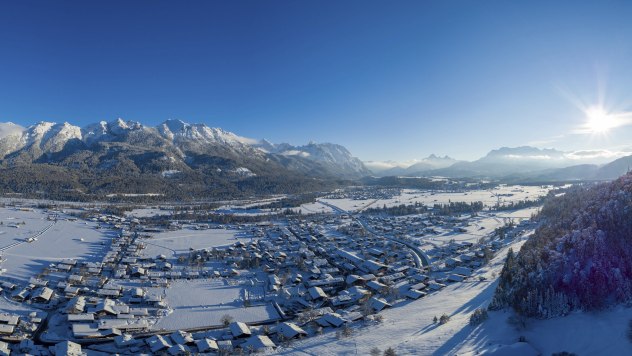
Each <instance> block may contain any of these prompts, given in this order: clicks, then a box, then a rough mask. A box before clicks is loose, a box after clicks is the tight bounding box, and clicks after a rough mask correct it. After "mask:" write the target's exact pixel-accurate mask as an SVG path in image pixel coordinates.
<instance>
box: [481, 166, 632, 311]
mask: <svg viewBox="0 0 632 356" xmlns="http://www.w3.org/2000/svg"><path fill="white" fill-rule="evenodd" d="M538 219H540V221H541V223H542V224H541V226H540V227H539V228H538V229H537V230H536V232H535V234H534V236H533V237H531V238H530V239H529V241H527V242H526V243H525V244H524V246H523V247H522V249H521V250H520V252H519V253H518V254H513V253H510V254H509V255H508V257H507V261H506V263H505V266H504V268H503V271H502V273H501V276H500V282H499V285H498V289H497V290H496V294H495V296H494V300H493V301H492V304H491V306H490V307H491V308H492V309H493V308H496V309H497V308H502V307H505V306H511V307H513V308H514V309H515V310H516V311H517V312H518V313H519V314H522V315H526V316H531V317H540V318H548V317H553V316H558V315H564V314H566V313H568V312H569V311H571V310H596V309H602V308H604V307H607V306H609V305H613V304H617V303H623V302H628V301H630V300H632V174H627V175H625V176H622V177H621V178H619V179H617V180H615V181H613V182H610V183H604V184H599V185H594V186H590V187H575V188H572V189H570V190H569V191H568V192H567V193H566V194H565V195H563V196H559V197H556V198H553V199H548V200H547V202H546V203H545V205H544V207H543V208H542V211H541V213H540V216H539V217H538Z"/></svg>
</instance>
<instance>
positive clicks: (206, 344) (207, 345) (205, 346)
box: [195, 338, 219, 353]
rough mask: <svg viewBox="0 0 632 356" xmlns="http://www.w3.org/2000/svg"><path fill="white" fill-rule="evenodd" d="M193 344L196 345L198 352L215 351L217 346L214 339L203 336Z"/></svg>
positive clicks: (217, 349)
mask: <svg viewBox="0 0 632 356" xmlns="http://www.w3.org/2000/svg"><path fill="white" fill-rule="evenodd" d="M195 346H196V347H197V349H198V351H199V352H206V353H208V352H217V351H219V348H218V346H217V342H216V341H215V340H211V339H209V338H204V339H202V340H198V341H196V342H195Z"/></svg>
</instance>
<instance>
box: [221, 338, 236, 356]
mask: <svg viewBox="0 0 632 356" xmlns="http://www.w3.org/2000/svg"><path fill="white" fill-rule="evenodd" d="M217 348H218V349H219V352H220V354H225V355H229V354H230V353H232V352H233V341H232V340H220V341H217Z"/></svg>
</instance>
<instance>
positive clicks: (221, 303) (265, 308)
mask: <svg viewBox="0 0 632 356" xmlns="http://www.w3.org/2000/svg"><path fill="white" fill-rule="evenodd" d="M242 293H243V288H242V286H238V285H237V286H233V285H229V284H228V283H227V281H226V280H225V279H203V280H199V279H196V280H190V281H187V280H179V281H175V282H173V284H172V285H171V286H170V287H169V288H167V290H166V299H165V300H166V302H167V304H168V305H169V308H171V309H173V312H172V313H171V314H169V315H167V316H166V317H164V318H162V319H160V320H159V321H158V322H157V323H156V324H155V325H154V326H153V327H152V328H153V329H154V330H159V329H166V330H176V329H190V328H198V327H205V326H217V325H221V324H222V322H221V318H222V316H223V315H225V314H228V315H230V316H232V317H233V318H234V320H235V321H242V322H247V323H251V322H257V321H266V320H276V319H278V318H279V314H278V313H277V311H276V309H275V308H274V306H272V305H271V304H265V305H255V306H251V307H247V308H246V307H244V302H243V294H242Z"/></svg>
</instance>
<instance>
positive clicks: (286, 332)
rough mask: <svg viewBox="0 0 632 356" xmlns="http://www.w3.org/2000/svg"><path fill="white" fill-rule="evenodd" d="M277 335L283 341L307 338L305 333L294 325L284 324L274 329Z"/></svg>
mask: <svg viewBox="0 0 632 356" xmlns="http://www.w3.org/2000/svg"><path fill="white" fill-rule="evenodd" d="M275 331H276V332H277V334H279V335H283V337H284V338H285V339H293V338H296V337H303V336H307V332H305V330H303V329H301V328H300V327H299V326H298V325H296V324H294V323H288V322H284V323H281V324H279V325H278V326H277V327H276V330H275Z"/></svg>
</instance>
